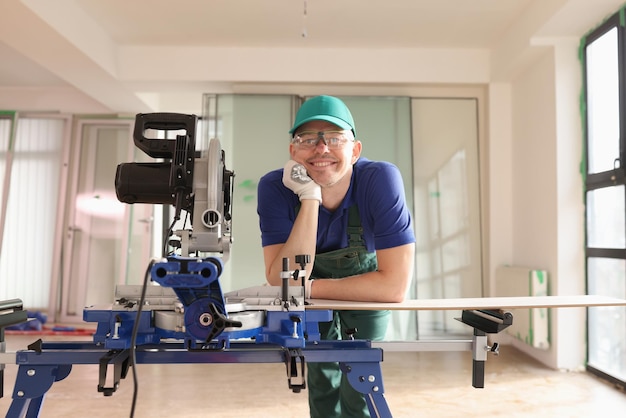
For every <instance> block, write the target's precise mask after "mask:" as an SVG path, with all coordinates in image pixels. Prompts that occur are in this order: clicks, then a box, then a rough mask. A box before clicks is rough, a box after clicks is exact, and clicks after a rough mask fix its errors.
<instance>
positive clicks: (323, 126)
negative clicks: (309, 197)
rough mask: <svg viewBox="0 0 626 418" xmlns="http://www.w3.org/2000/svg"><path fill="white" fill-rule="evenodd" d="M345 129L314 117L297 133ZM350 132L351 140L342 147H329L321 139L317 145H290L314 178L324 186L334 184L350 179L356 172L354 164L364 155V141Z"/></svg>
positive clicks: (293, 152) (298, 160) (295, 155)
mask: <svg viewBox="0 0 626 418" xmlns="http://www.w3.org/2000/svg"><path fill="white" fill-rule="evenodd" d="M341 130H342V129H341V128H339V127H338V126H336V125H333V124H332V123H330V122H326V121H321V120H314V121H311V122H308V123H305V124H303V125H302V126H300V127H299V128H298V130H297V131H296V135H297V134H299V133H302V132H307V131H311V132H324V131H341ZM346 135H347V136H348V137H349V138H350V140H349V141H347V142H346V143H345V144H344V145H343V146H341V147H339V148H329V146H328V145H326V144H325V143H324V141H319V142H318V143H317V145H315V146H314V147H313V148H310V149H303V148H302V147H300V146H298V145H297V144H294V143H293V142H292V143H291V144H290V145H289V152H290V154H291V158H292V159H293V160H294V161H297V162H299V163H300V164H302V165H303V166H304V167H305V168H306V171H307V173H308V174H309V176H310V177H311V178H312V179H313V181H315V182H316V183H317V184H319V185H320V186H322V187H331V186H333V185H335V184H337V183H338V182H339V181H341V180H342V179H344V178H345V179H347V180H346V181H349V178H350V175H351V174H352V164H354V163H355V162H356V160H357V159H358V158H359V156H360V155H361V142H360V141H353V140H352V139H353V135H352V131H347V134H346Z"/></svg>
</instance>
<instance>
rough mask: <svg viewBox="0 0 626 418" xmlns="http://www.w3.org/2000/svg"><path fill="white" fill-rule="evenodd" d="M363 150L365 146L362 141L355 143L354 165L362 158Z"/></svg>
mask: <svg viewBox="0 0 626 418" xmlns="http://www.w3.org/2000/svg"><path fill="white" fill-rule="evenodd" d="M362 149H363V144H362V143H361V141H357V140H355V141H354V146H353V147H352V164H354V163H356V162H357V160H358V159H359V157H360V156H361V150H362Z"/></svg>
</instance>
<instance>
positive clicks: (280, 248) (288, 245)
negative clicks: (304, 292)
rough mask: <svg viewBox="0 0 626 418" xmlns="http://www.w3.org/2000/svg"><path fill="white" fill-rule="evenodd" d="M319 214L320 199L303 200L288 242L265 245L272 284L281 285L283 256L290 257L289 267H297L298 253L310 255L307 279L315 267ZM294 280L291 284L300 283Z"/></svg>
mask: <svg viewBox="0 0 626 418" xmlns="http://www.w3.org/2000/svg"><path fill="white" fill-rule="evenodd" d="M318 216H319V201H317V200H313V199H306V200H302V201H301V203H300V210H299V212H298V216H297V217H296V221H295V222H294V224H293V228H292V229H291V233H290V234H289V238H288V239H287V242H285V243H284V244H274V245H267V246H265V247H263V258H264V261H265V278H266V279H267V282H268V283H269V284H271V285H272V286H280V285H281V283H282V280H281V278H280V273H281V272H282V270H283V258H285V257H287V258H289V266H290V267H289V268H290V270H294V269H295V268H297V265H296V261H295V257H296V255H300V254H302V255H309V256H310V257H311V262H310V263H309V264H308V265H307V267H306V270H307V275H306V277H307V279H308V278H309V276H310V274H311V270H312V269H313V262H314V261H315V246H316V242H315V240H316V238H317V219H318ZM299 284H300V283H299V282H296V281H295V280H292V281H291V282H290V285H299Z"/></svg>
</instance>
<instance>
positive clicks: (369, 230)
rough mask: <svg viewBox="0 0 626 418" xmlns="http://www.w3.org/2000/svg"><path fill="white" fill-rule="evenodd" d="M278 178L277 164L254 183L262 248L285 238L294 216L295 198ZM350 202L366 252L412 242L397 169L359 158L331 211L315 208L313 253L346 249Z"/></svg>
mask: <svg viewBox="0 0 626 418" xmlns="http://www.w3.org/2000/svg"><path fill="white" fill-rule="evenodd" d="M282 178H283V169H282V168H281V169H278V170H274V171H271V172H269V173H267V174H266V175H264V176H263V177H261V180H260V181H259V186H258V205H257V213H258V214H259V224H260V227H261V242H262V245H263V246H266V245H273V244H282V243H285V242H287V238H288V237H289V233H290V232H291V228H292V227H293V224H294V222H295V219H296V208H297V207H298V206H299V204H300V201H299V199H298V196H297V195H296V194H295V193H293V192H292V191H291V190H290V189H288V188H287V187H285V185H284V184H283V180H282ZM354 204H356V205H357V207H358V209H359V214H360V218H361V226H362V227H363V238H364V241H365V246H366V248H367V250H368V251H370V252H372V251H374V250H382V249H386V248H392V247H397V246H400V245H404V244H409V243H413V242H415V234H414V232H413V223H412V220H411V214H410V212H409V210H408V208H407V206H406V200H405V196H404V185H403V182H402V176H401V175H400V170H398V168H397V167H396V166H395V165H393V164H391V163H388V162H382V161H370V160H368V159H366V158H362V157H361V158H359V160H358V161H357V162H356V163H355V164H354V169H353V172H352V178H351V180H350V187H349V189H348V193H347V194H346V197H345V198H344V200H343V202H342V203H341V205H340V206H339V207H338V208H337V210H335V211H333V212H331V211H329V210H327V209H326V208H324V207H323V206H320V213H319V221H318V228H317V249H316V253H318V254H320V253H325V252H328V251H333V250H338V249H341V248H346V247H348V234H347V227H348V214H349V210H348V209H349V208H350V207H351V206H352V205H354Z"/></svg>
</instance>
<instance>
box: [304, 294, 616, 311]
mask: <svg viewBox="0 0 626 418" xmlns="http://www.w3.org/2000/svg"><path fill="white" fill-rule="evenodd" d="M308 302H309V304H308V305H307V306H306V309H332V310H353V309H354V310H382V309H390V310H397V311H426V310H431V311H434V310H459V309H502V310H506V309H525V308H529V309H530V308H575V307H595V306H626V299H619V298H614V297H610V296H597V295H577V296H513V297H486V298H452V299H409V300H405V301H404V302H398V303H378V302H353V301H343V300H326V299H311V300H309V301H308Z"/></svg>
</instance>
